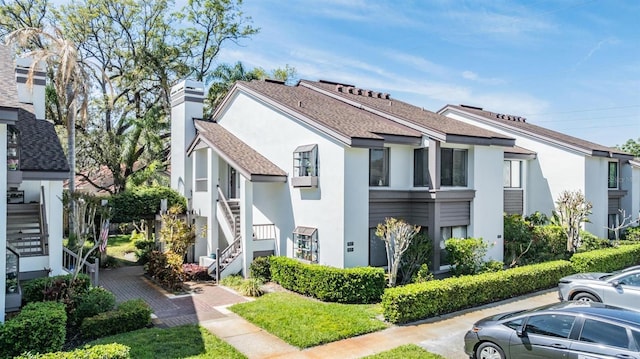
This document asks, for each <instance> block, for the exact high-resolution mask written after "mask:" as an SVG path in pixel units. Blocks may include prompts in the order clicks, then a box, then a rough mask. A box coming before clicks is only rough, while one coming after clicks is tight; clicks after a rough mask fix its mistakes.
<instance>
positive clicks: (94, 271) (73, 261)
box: [62, 247, 100, 286]
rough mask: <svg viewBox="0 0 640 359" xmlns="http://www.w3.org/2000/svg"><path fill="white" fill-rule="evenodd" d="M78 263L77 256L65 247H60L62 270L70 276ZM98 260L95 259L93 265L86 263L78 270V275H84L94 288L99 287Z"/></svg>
mask: <svg viewBox="0 0 640 359" xmlns="http://www.w3.org/2000/svg"><path fill="white" fill-rule="evenodd" d="M77 263H78V255H77V254H75V253H73V252H72V251H71V250H69V249H68V248H66V247H62V268H63V269H64V270H65V271H66V272H67V273H70V274H72V273H73V272H74V271H75V267H76V265H77ZM99 264H100V260H99V259H98V258H95V262H94V263H89V262H86V263H85V264H84V266H83V267H82V268H81V269H80V273H84V274H86V275H88V276H89V278H90V279H91V284H93V285H94V286H98V285H100V281H99V279H100V278H99V277H100V265H99Z"/></svg>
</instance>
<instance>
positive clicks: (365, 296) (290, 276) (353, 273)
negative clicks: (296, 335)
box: [270, 257, 386, 303]
mask: <svg viewBox="0 0 640 359" xmlns="http://www.w3.org/2000/svg"><path fill="white" fill-rule="evenodd" d="M270 262H271V279H272V280H273V281H274V282H277V283H279V284H280V285H281V286H283V287H284V288H286V289H289V290H292V291H294V292H298V293H301V294H304V295H308V296H311V297H314V298H318V299H320V300H323V301H327V302H339V303H371V302H377V301H379V300H380V297H381V296H382V293H383V292H384V288H385V287H386V282H385V277H384V270H383V269H382V268H372V267H359V268H347V269H340V268H334V267H329V266H323V265H318V264H306V263H302V262H300V261H298V260H296V259H293V258H287V257H272V258H271V259H270Z"/></svg>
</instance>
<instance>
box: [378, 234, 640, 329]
mask: <svg viewBox="0 0 640 359" xmlns="http://www.w3.org/2000/svg"><path fill="white" fill-rule="evenodd" d="M638 263H640V245H638V244H635V245H625V246H620V247H617V248H605V249H599V250H594V251H590V252H584V253H577V254H575V255H573V257H571V261H565V260H559V261H553V262H546V263H540V264H533V265H528V266H522V267H518V268H513V269H508V270H505V271H501V272H493V273H484V274H479V275H473V276H461V277H453V278H447V279H443V280H436V281H429V282H424V283H416V284H409V285H406V286H402V287H395V288H388V289H387V290H385V292H384V295H383V296H382V308H383V312H384V317H385V319H387V320H388V321H390V322H392V323H406V322H411V321H416V320H421V319H426V318H429V317H433V316H437V315H442V314H446V313H451V312H453V311H456V310H460V309H464V308H470V307H473V306H477V305H482V304H486V303H491V302H494V301H498V300H502V299H507V298H510V297H515V296H518V295H522V294H526V293H532V292H535V291H538V290H541V289H546V288H551V287H554V286H556V285H557V284H558V280H559V279H560V278H562V277H564V276H566V275H569V274H572V273H577V272H611V271H614V270H618V269H622V268H625V267H628V266H631V265H634V264H638Z"/></svg>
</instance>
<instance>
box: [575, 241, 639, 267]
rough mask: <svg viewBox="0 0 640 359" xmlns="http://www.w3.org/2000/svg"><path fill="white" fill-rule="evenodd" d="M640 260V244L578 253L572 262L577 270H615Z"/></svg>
mask: <svg viewBox="0 0 640 359" xmlns="http://www.w3.org/2000/svg"><path fill="white" fill-rule="evenodd" d="M639 262H640V244H634V245H624V246H619V247H617V248H604V249H598V250H594V251H590V252H583V253H576V254H574V255H573V257H571V264H572V265H573V268H574V269H575V271H576V272H613V271H615V270H618V269H622V268H626V267H629V266H632V265H635V264H638V263H639Z"/></svg>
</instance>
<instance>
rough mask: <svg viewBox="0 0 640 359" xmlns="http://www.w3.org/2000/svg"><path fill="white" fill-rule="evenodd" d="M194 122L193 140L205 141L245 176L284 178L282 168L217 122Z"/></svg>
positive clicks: (284, 174)
mask: <svg viewBox="0 0 640 359" xmlns="http://www.w3.org/2000/svg"><path fill="white" fill-rule="evenodd" d="M194 123H195V126H196V129H197V130H198V135H197V136H196V139H195V141H198V139H201V140H204V141H205V142H207V144H208V145H210V146H212V147H213V148H214V149H216V150H217V152H218V153H219V154H220V155H221V156H223V157H226V159H228V160H229V161H230V162H231V163H233V164H234V167H236V168H238V169H239V171H240V172H244V175H245V176H246V177H248V178H250V179H251V178H252V177H254V176H273V177H283V178H282V180H286V177H287V173H286V172H285V171H284V170H282V169H281V168H280V167H278V166H276V165H275V164H273V162H271V161H269V160H268V159H267V158H266V157H264V156H263V155H261V154H260V153H259V152H258V151H256V150H254V149H253V148H251V147H250V146H249V145H247V144H246V143H244V142H242V141H241V140H240V139H238V138H237V137H236V136H234V135H233V134H231V133H230V132H229V131H227V130H226V129H224V128H223V127H222V126H220V125H219V124H217V123H215V122H210V121H203V120H195V121H194Z"/></svg>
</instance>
